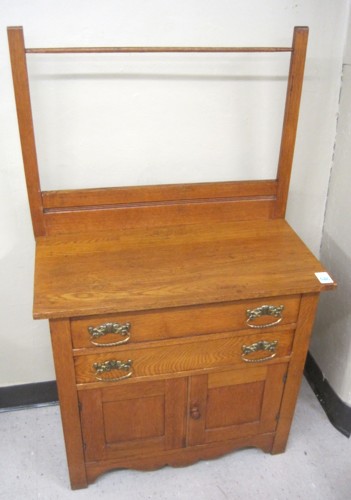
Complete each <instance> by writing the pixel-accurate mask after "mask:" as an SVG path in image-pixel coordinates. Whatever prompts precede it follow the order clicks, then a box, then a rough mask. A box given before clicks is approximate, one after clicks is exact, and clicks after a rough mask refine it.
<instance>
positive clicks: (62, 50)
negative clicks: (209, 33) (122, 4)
mask: <svg viewBox="0 0 351 500" xmlns="http://www.w3.org/2000/svg"><path fill="white" fill-rule="evenodd" d="M292 50H293V49H292V47H50V48H26V49H25V51H26V53H27V54H94V53H128V54H130V53H152V52H193V53H194V52H195V53H201V52H204V53H210V52H214V53H218V52H219V53H220V52H292Z"/></svg>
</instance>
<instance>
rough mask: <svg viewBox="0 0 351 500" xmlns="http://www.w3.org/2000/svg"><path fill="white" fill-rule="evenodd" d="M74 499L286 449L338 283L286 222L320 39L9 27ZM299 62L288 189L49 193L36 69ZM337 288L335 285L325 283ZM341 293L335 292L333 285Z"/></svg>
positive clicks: (286, 168)
mask: <svg viewBox="0 0 351 500" xmlns="http://www.w3.org/2000/svg"><path fill="white" fill-rule="evenodd" d="M8 35H9V43H10V54H11V62H12V71H13V81H14V89H15V97H16V104H17V112H18V122H19V129H20V136H21V145H22V152H23V160H24V167H25V173H26V180H27V187H28V195H29V202H30V209H31V215H32V220H33V228H34V234H35V238H36V259H35V290H34V317H35V318H38V319H39V318H47V319H49V322H50V331H51V337H52V346H53V354H54V361H55V368H56V375H57V385H58V391H59V398H60V407H61V414H62V423H63V430H64V436H65V443H66V451H67V460H68V467H69V473H70V478H71V485H72V488H82V487H85V486H87V485H88V483H91V482H92V481H94V480H95V478H96V477H97V476H99V475H100V474H102V473H103V472H105V471H108V470H111V469H115V468H126V467H127V468H135V469H142V470H147V469H154V468H157V467H161V466H164V465H167V464H169V465H173V466H179V465H185V464H191V463H193V462H195V461H197V460H200V459H208V458H212V457H217V456H220V455H222V454H224V453H228V452H230V451H232V450H234V449H237V448H245V447H251V446H254V447H259V448H261V449H263V450H264V451H266V452H271V453H280V452H283V451H284V449H285V446H286V442H287V438H288V434H289V429H290V425H291V421H292V418H293V413H294V408H295V403H296V399H297V394H298V391H299V386H300V382H301V377H302V372H303V367H304V362H305V357H306V354H307V349H308V344H309V338H310V334H311V328H312V324H313V320H314V316H315V311H316V306H317V301H318V297H319V293H320V292H321V291H323V290H327V289H331V288H333V287H334V286H335V284H334V283H333V282H332V281H331V280H328V277H327V279H326V282H323V279H322V280H320V279H318V278H317V276H316V274H315V273H319V272H325V269H324V268H323V266H322V265H321V264H320V263H319V262H318V260H317V259H316V258H315V257H314V256H313V255H312V254H311V252H310V251H309V250H308V249H307V248H306V246H305V245H304V244H303V243H302V241H301V240H300V239H299V237H298V236H297V235H296V234H295V233H294V231H293V230H292V229H291V227H290V226H289V225H288V223H287V222H286V221H285V209H286V203H287V196H288V190H289V180H290V173H291V166H292V160H293V150H294V144H295V136H296V128H297V120H298V111H299V102H300V96H301V89H302V80H303V69H304V62H305V53H306V46H307V36H308V29H307V28H304V27H302V28H295V31H294V38H293V43H292V46H291V47H263V48H245V47H244V48H229V47H218V48H213V47H210V48H208V47H207V48H206V47H205V48H200V47H195V48H193V47H190V48H189V47H176V48H167V47H166V48H164V47H163V48H160V47H148V48H144V47H113V48H90V49H88V48H55V49H50V48H44V49H37V48H34V49H33V48H26V47H25V45H24V39H23V31H22V29H21V28H19V27H14V28H9V29H8ZM282 51H286V52H290V53H291V63H290V70H289V76H288V88H287V97H286V107H285V115H284V125H283V131H282V140H281V149H280V156H279V164H278V169H277V177H276V178H275V179H267V180H253V181H233V182H209V183H202V184H178V185H157V186H141V187H138V186H136V187H120V188H118V187H116V188H106V189H81V190H77V189H75V190H69V191H42V190H41V188H40V180H39V173H38V165H37V157H36V149H35V140H34V132H33V122H32V113H31V104H30V94H29V84H28V74H27V67H26V55H27V54H28V53H31V54H42V53H65V52H78V53H79V52H81V53H85V52H114V53H121V52H123V53H129V52H196V53H197V52H204V53H206V52H282ZM321 281H322V282H321ZM328 281H329V282H328Z"/></svg>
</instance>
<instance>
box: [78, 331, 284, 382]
mask: <svg viewBox="0 0 351 500" xmlns="http://www.w3.org/2000/svg"><path fill="white" fill-rule="evenodd" d="M293 335H294V332H293V330H281V331H276V332H267V333H264V334H262V333H260V334H252V335H247V334H243V335H242V336H241V335H240V334H239V335H238V334H236V335H233V334H232V333H223V334H214V335H206V336H204V337H201V339H200V338H199V337H190V338H186V339H182V341H181V342H179V341H175V340H172V341H164V342H153V343H152V346H150V344H147V343H143V344H138V345H135V346H128V347H122V346H120V347H119V348H118V350H115V351H113V350H111V351H110V352H106V351H105V352H104V353H103V354H100V353H94V354H85V355H78V356H76V357H75V370H76V382H77V384H84V383H91V382H101V383H104V382H116V381H119V380H124V379H126V378H139V377H149V376H154V375H165V374H174V373H178V372H188V371H192V370H203V369H211V368H216V367H224V366H233V365H238V364H240V365H243V366H244V365H245V364H247V365H249V364H252V363H261V364H263V363H267V362H269V361H270V360H272V359H279V358H282V357H284V356H289V355H290V353H291V347H292V341H293Z"/></svg>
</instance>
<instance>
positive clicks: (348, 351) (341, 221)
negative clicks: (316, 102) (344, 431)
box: [311, 20, 351, 406]
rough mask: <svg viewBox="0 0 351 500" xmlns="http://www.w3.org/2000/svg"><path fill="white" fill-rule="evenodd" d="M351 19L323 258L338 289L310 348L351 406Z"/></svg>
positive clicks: (323, 309) (325, 302) (326, 300)
mask: <svg viewBox="0 0 351 500" xmlns="http://www.w3.org/2000/svg"><path fill="white" fill-rule="evenodd" d="M350 21H351V20H350ZM350 159H351V22H350V23H349V36H348V41H347V45H346V48H345V56H344V64H343V73H342V88H341V93H340V108H339V118H338V125H337V134H336V142H335V156H334V162H333V168H332V173H331V179H330V186H329V192H328V199H327V209H326V215H325V224H324V230H323V238H322V245H321V259H322V261H323V263H324V264H325V265H326V266H327V267H328V268H329V270H330V272H331V273H333V275H334V277H335V279H336V280H337V282H338V289H337V290H336V291H335V292H333V293H330V294H326V295H325V296H323V297H322V298H321V302H320V307H319V311H318V315H317V321H316V325H315V329H314V330H315V331H314V336H313V340H312V346H311V352H312V354H313V356H314V358H315V360H316V362H317V364H318V365H319V367H320V368H321V370H322V372H323V375H324V376H325V378H326V379H327V380H328V382H329V383H330V384H331V386H332V387H333V389H334V390H335V391H336V393H337V394H338V395H339V397H340V398H341V399H342V400H343V401H344V402H345V403H347V404H348V405H350V406H351V168H350V161H351V160H350Z"/></svg>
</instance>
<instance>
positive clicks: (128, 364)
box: [93, 359, 133, 382]
mask: <svg viewBox="0 0 351 500" xmlns="http://www.w3.org/2000/svg"><path fill="white" fill-rule="evenodd" d="M132 364H133V361H132V360H131V359H128V361H119V360H116V359H109V360H107V361H103V362H102V363H94V364H93V368H94V370H95V372H96V374H95V378H96V380H99V382H119V381H120V380H124V379H126V378H129V377H131V376H132V375H133V370H132ZM112 370H122V371H126V372H128V373H127V374H126V375H121V376H120V377H114V378H103V377H100V376H99V374H100V373H106V372H110V371H112Z"/></svg>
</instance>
